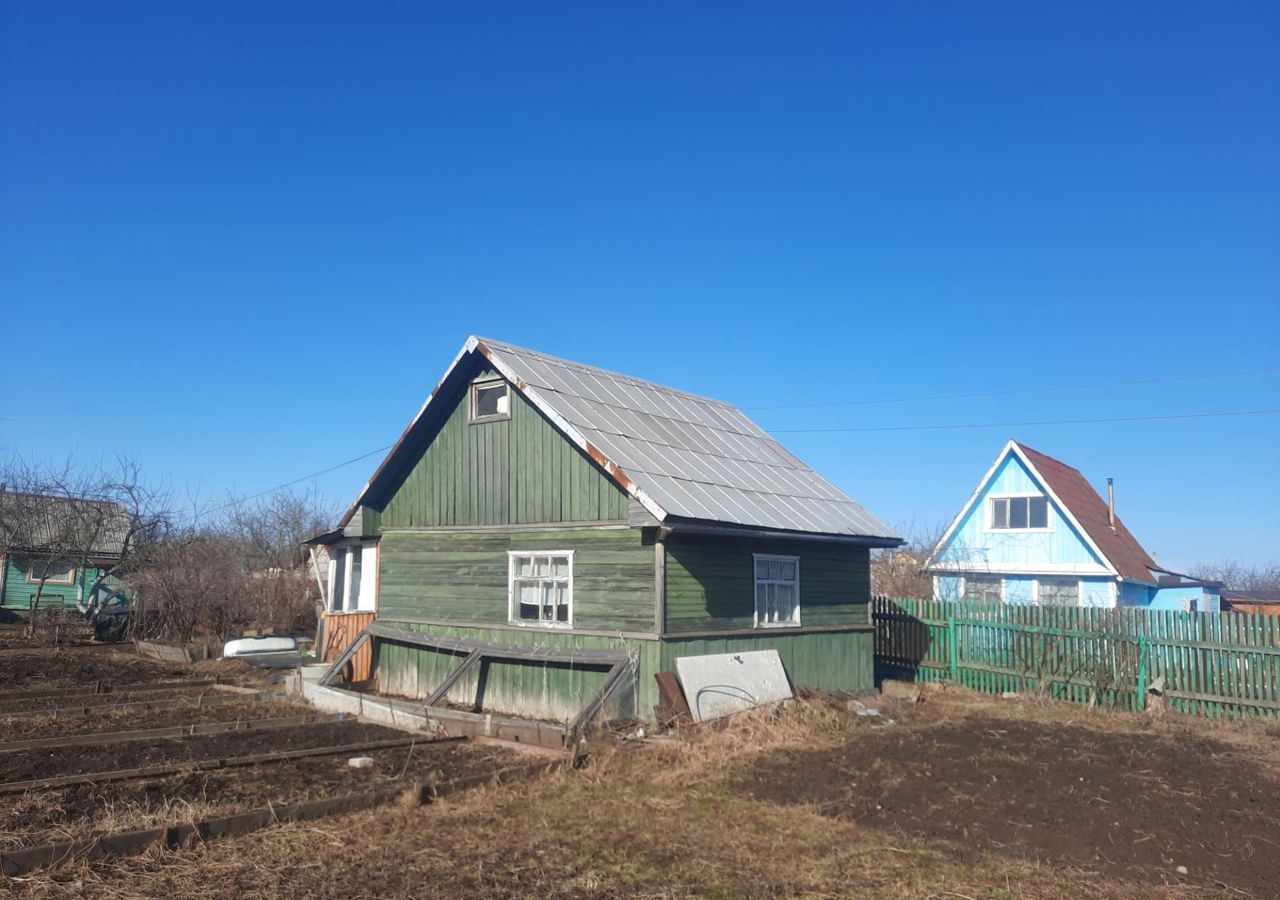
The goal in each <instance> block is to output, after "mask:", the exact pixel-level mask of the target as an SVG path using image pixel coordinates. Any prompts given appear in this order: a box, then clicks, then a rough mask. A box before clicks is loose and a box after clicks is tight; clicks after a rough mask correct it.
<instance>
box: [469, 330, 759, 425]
mask: <svg viewBox="0 0 1280 900" xmlns="http://www.w3.org/2000/svg"><path fill="white" fill-rule="evenodd" d="M471 340H473V341H476V342H477V343H481V344H486V345H489V346H494V347H497V348H499V349H505V350H511V351H515V352H518V353H525V354H528V355H529V356H536V357H538V358H539V359H541V360H544V361H546V362H551V363H555V364H557V365H561V366H565V367H566V368H569V369H579V370H582V371H586V372H598V373H600V374H602V375H608V376H609V377H611V378H621V379H623V380H624V381H630V382H633V383H634V384H636V385H643V386H644V387H647V388H652V389H653V390H656V391H661V392H663V393H667V394H674V395H676V396H678V397H688V398H690V399H691V400H698V401H701V402H702V403H710V404H711V405H712V406H718V407H721V408H723V409H731V410H733V411H735V412H742V410H741V409H739V408H738V406H737V405H736V404H734V403H730V402H729V401H727V400H720V399H718V398H716V397H709V396H707V395H706V394H697V393H694V392H693V391H686V390H684V389H682V388H677V387H671V385H668V384H660V383H658V382H656V381H651V380H649V379H648V378H640V377H639V376H637V375H628V374H627V373H626V372H618V371H615V370H613V369H606V368H604V367H603V366H593V365H590V364H588V363H582V362H577V361H575V360H572V359H565V358H564V357H563V356H555V355H553V354H550V353H544V352H542V351H541V350H534V349H532V348H530V347H522V346H520V345H519V344H512V343H511V342H509V341H500V340H498V339H497V338H487V337H484V336H482V335H478V334H473V335H471ZM620 408H622V409H627V408H628V407H620Z"/></svg>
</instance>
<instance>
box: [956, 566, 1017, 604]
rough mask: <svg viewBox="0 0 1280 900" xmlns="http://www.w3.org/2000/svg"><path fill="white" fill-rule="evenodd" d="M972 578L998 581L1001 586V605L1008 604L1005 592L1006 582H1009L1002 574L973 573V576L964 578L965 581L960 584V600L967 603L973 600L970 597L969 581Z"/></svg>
mask: <svg viewBox="0 0 1280 900" xmlns="http://www.w3.org/2000/svg"><path fill="white" fill-rule="evenodd" d="M970 578H986V579H995V580H996V581H997V582H999V584H1000V602H1001V603H1004V602H1006V601H1005V593H1004V592H1005V582H1006V580H1007V579H1005V577H1004V575H1002V574H1000V573H998V572H975V573H973V574H972V575H965V576H964V579H963V580H962V582H961V584H960V599H961V600H966V601H967V600H969V599H971V598H970V597H969V579H970Z"/></svg>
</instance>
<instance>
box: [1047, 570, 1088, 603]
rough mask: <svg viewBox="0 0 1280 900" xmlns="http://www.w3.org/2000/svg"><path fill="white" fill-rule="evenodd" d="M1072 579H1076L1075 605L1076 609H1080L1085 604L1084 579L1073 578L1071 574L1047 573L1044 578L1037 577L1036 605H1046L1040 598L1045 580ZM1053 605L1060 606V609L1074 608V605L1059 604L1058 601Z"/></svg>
mask: <svg viewBox="0 0 1280 900" xmlns="http://www.w3.org/2000/svg"><path fill="white" fill-rule="evenodd" d="M1072 580H1074V581H1075V583H1076V605H1075V608H1076V609H1078V608H1080V607H1081V606H1083V605H1084V579H1082V578H1076V579H1072V578H1071V576H1069V575H1045V576H1044V577H1042V578H1037V579H1036V590H1035V604H1036V606H1043V605H1044V604H1043V603H1041V599H1040V590H1041V588H1042V587H1043V582H1045V581H1072ZM1052 606H1055V607H1057V608H1059V609H1071V608H1072V607H1070V606H1062V605H1061V604H1058V603H1054V604H1052Z"/></svg>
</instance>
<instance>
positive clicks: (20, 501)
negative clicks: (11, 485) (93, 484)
mask: <svg viewBox="0 0 1280 900" xmlns="http://www.w3.org/2000/svg"><path fill="white" fill-rule="evenodd" d="M0 520H3V522H4V527H5V532H6V538H7V541H6V543H8V544H9V546H10V548H11V549H13V550H26V551H34V552H37V553H38V552H40V551H56V552H59V553H84V554H85V555H87V556H89V557H110V556H119V555H120V554H121V553H123V552H124V542H125V538H126V537H127V535H128V533H129V519H128V517H127V516H126V515H125V511H124V508H123V507H121V506H120V504H118V503H112V502H110V501H106V500H89V499H85V498H83V497H59V496H51V495H48V494H29V493H20V492H15V491H4V492H0Z"/></svg>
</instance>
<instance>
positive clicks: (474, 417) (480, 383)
mask: <svg viewBox="0 0 1280 900" xmlns="http://www.w3.org/2000/svg"><path fill="white" fill-rule="evenodd" d="M492 387H501V388H502V389H503V390H505V391H506V394H505V395H504V396H505V399H506V401H507V403H506V411H505V412H499V413H494V414H493V415H489V416H482V415H479V414H478V413H477V412H476V395H477V394H478V393H479V392H480V391H481V390H485V389H487V388H492ZM468 393H469V396H470V400H469V404H468V406H469V409H468V411H469V412H470V416H469V420H470V422H471V423H472V424H473V425H478V424H483V423H485V422H501V421H503V420H505V419H510V418H511V385H510V384H508V383H507V380H506V379H505V378H481V379H479V380H477V381H473V382H471V388H470V390H469V392H468ZM499 405H501V404H499Z"/></svg>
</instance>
